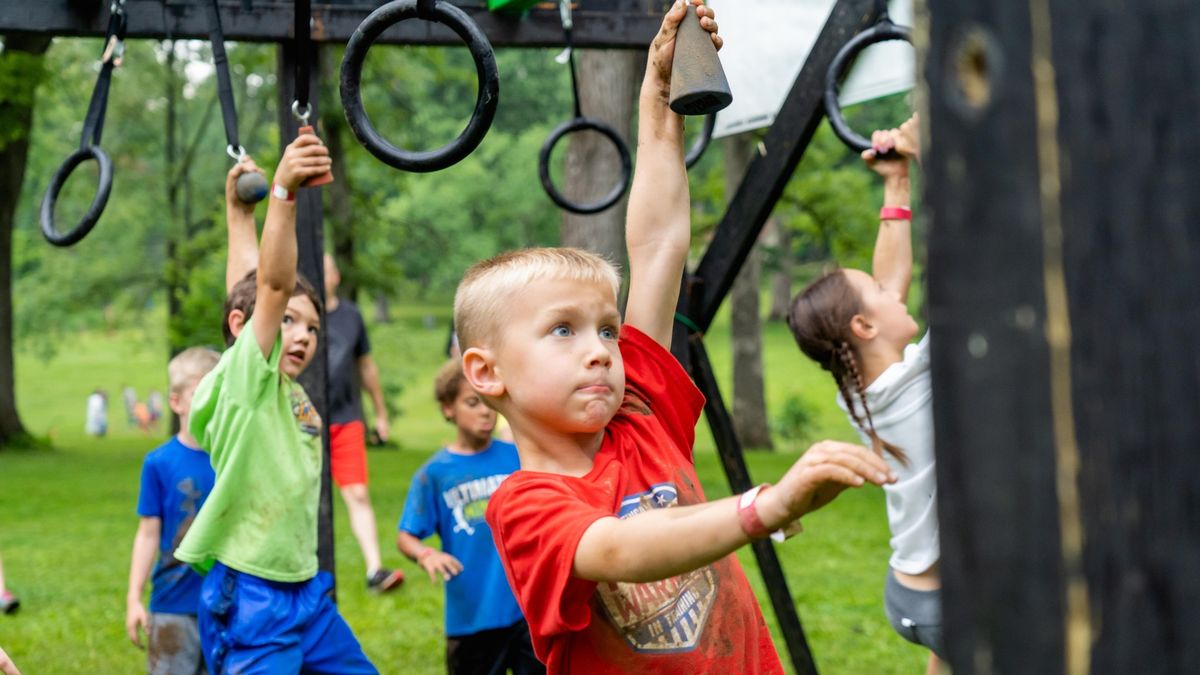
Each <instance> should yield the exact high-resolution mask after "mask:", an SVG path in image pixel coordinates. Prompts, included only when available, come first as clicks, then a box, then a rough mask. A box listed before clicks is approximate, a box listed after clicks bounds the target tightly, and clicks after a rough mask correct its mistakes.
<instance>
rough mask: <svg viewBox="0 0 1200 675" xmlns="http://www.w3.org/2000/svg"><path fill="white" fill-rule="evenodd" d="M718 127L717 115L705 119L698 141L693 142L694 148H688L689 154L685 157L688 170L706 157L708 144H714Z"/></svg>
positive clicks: (713, 114) (712, 114)
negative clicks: (715, 130)
mask: <svg viewBox="0 0 1200 675" xmlns="http://www.w3.org/2000/svg"><path fill="white" fill-rule="evenodd" d="M716 127H717V114H716V113H709V114H708V115H706V116H705V117H704V128H702V129H701V130H700V135H699V136H697V137H696V140H694V141H692V147H690V148H688V151H687V154H686V155H684V156H683V165H684V166H686V167H687V168H689V169H690V168H692V165H694V164H695V163H696V162H699V161H700V158H701V157H703V156H704V151H705V150H707V149H708V144H709V143H711V142H712V135H713V129H715V128H716Z"/></svg>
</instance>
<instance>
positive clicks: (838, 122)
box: [825, 21, 912, 152]
mask: <svg viewBox="0 0 1200 675" xmlns="http://www.w3.org/2000/svg"><path fill="white" fill-rule="evenodd" d="M891 40H903V41H905V42H907V43H909V44H912V31H911V30H910V29H908V28H906V27H904V26H897V25H896V24H894V23H892V22H891V21H881V22H879V23H877V24H875V25H874V26H871V27H870V28H868V29H866V30H864V31H863V32H861V33H859V34H858V35H855V36H854V37H853V38H851V39H850V41H849V42H847V43H846V44H845V45H843V46H842V48H841V49H840V50H839V51H838V53H837V55H836V56H834V57H833V61H832V62H830V64H829V70H827V71H826V72H825V116H826V117H828V118H829V126H831V127H833V133H835V134H837V137H838V138H840V139H842V142H843V143H845V144H846V145H848V146H850V148H852V149H853V150H856V151H858V152H862V151H863V150H866V149H868V148H870V147H871V141H870V139H868V138H866V137H865V136H862V135H860V134H858V133H857V132H855V131H854V130H853V129H851V128H850V125H848V124H846V118H845V117H844V116H843V115H842V109H841V107H839V106H838V89H839V88H840V86H839V81H840V80H841V79H842V76H843V75H845V74H846V70H847V68H848V67H849V66H850V64H851V63H852V62H853V60H854V57H855V56H858V53H859V52H860V51H862V50H863V49H866V48H867V47H868V46H870V45H873V44H876V43H878V42H888V41H891Z"/></svg>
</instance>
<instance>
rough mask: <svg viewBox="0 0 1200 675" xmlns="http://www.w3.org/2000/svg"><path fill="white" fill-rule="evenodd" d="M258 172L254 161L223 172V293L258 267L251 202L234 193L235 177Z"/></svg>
mask: <svg viewBox="0 0 1200 675" xmlns="http://www.w3.org/2000/svg"><path fill="white" fill-rule="evenodd" d="M252 172H261V171H260V169H259V168H258V166H257V165H256V164H255V163H254V160H252V159H250V158H249V157H247V158H246V159H244V160H242V161H241V162H238V163H237V164H234V165H233V168H232V169H230V170H229V173H227V174H225V225H226V229H227V231H228V235H229V236H228V239H229V257H228V258H227V259H226V262H225V293H226V294H229V292H230V291H232V290H233V285H234V284H236V283H237V282H239V281H241V280H242V278H243V277H245V276H246V274H247V273H248V272H250V270H252V269H254V268H255V267H257V266H258V229H257V228H258V225H257V224H256V223H255V222H254V204H246V203H243V202H242V201H241V200H240V199H238V196H237V179H238V177H239V176H241V175H242V174H244V173H252Z"/></svg>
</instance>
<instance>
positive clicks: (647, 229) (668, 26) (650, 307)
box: [625, 0, 721, 347]
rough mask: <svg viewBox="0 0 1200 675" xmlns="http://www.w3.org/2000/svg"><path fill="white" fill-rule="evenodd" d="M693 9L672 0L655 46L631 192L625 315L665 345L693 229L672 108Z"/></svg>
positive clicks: (709, 16) (678, 122) (702, 11)
mask: <svg viewBox="0 0 1200 675" xmlns="http://www.w3.org/2000/svg"><path fill="white" fill-rule="evenodd" d="M694 2H695V4H698V5H699V6H698V7H697V9H696V11H697V13H698V14H699V16H700V17H701V19H700V25H701V26H702V27H703V28H704V29H705V30H707V31H709V32H710V33H712V34H713V35H712V39H713V42H714V43H715V44H716V45H717V47H718V48H719V47H720V46H721V38H720V37H719V36H717V35H716V31H717V23H716V21H715V20H714V18H713V16H714V15H713V11H712V10H711V9H710V8H708V7H706V6H704V5H700V4H699V2H700V0H694ZM685 16H686V6H685V4H684V3H683V2H682V1H679V2H676V3H675V4H674V5H672V7H671V9H670V11H668V12H667V15H666V17H664V18H663V23H662V26H661V27H660V28H659V31H658V35H657V36H655V38H654V42H653V43H652V44H651V45H650V55H649V61H648V63H647V65H646V77H645V79H643V81H642V90H641V94H640V102H639V106H640V108H639V114H638V151H637V167H636V169H635V170H634V173H633V187H632V188H631V189H630V192H629V211H628V214H627V215H626V219H625V241H626V245H627V246H628V248H629V300H628V303H627V305H626V310H625V322H626V323H628V324H630V325H633V326H636V327H637V328H638V329H639V330H641V331H642V332H643V333H645V334H646V335H648V336H650V337H651V338H653V339H654V341H655V342H657V343H659V344H660V345H663V346H664V347H665V346H668V345H669V344H670V342H671V327H672V326H673V325H674V318H673V317H674V316H675V303H676V301H677V300H678V298H679V282H680V279H681V278H682V276H683V265H684V262H685V261H686V260H687V254H688V244H689V242H690V240H691V235H692V230H691V228H692V222H691V204H690V198H689V195H688V179H687V168H686V167H685V166H684V164H683V119H682V118H681V117H680V116H679V115H677V114H675V113H674V112H672V111H671V109H670V108H669V107H668V105H667V104H668V100H669V98H670V94H671V60H672V59H673V58H674V55H675V34H676V31H677V30H678V28H679V24H680V22H681V21H682V20H683V18H684V17H685Z"/></svg>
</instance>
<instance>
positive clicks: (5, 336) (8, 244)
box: [0, 34, 50, 448]
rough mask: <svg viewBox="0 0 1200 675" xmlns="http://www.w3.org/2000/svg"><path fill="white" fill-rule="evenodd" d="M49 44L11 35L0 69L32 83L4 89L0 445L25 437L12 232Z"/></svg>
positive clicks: (0, 107) (0, 105) (0, 104)
mask: <svg viewBox="0 0 1200 675" xmlns="http://www.w3.org/2000/svg"><path fill="white" fill-rule="evenodd" d="M49 46H50V38H49V37H43V36H36V35H24V34H22V35H9V36H6V37H5V40H4V51H3V52H0V70H9V69H10V68H11V69H12V70H13V71H20V72H23V73H24V74H25V75H27V76H29V78H30V79H29V80H28V81H27V82H26V86H22V87H19V88H14V89H13V90H11V91H3V92H0V119H3V120H4V121H5V123H6V124H8V125H9V127H8V129H7V130H6V131H8V133H9V134H10V135H11V136H10V138H11V139H12V140H10V141H8V143H6V144H3V145H0V448H3V447H4V446H5V444H7V443H8V442H10V441H12V440H14V439H16V438H19V437H21V436H24V435H25V426H24V425H23V424H21V417H20V415H18V414H17V396H16V381H15V378H14V377H13V365H14V364H13V312H12V231H13V218H14V217H15V215H16V209H17V201H18V199H19V198H20V196H21V183H22V182H23V181H24V178H25V159H26V157H27V156H28V155H29V131H30V129H31V128H32V126H33V106H34V102H35V97H36V94H37V86H38V83H39V81H40V79H41V78H42V76H43V75H44V70H43V60H44V57H45V54H46V49H47V48H48V47H49Z"/></svg>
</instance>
